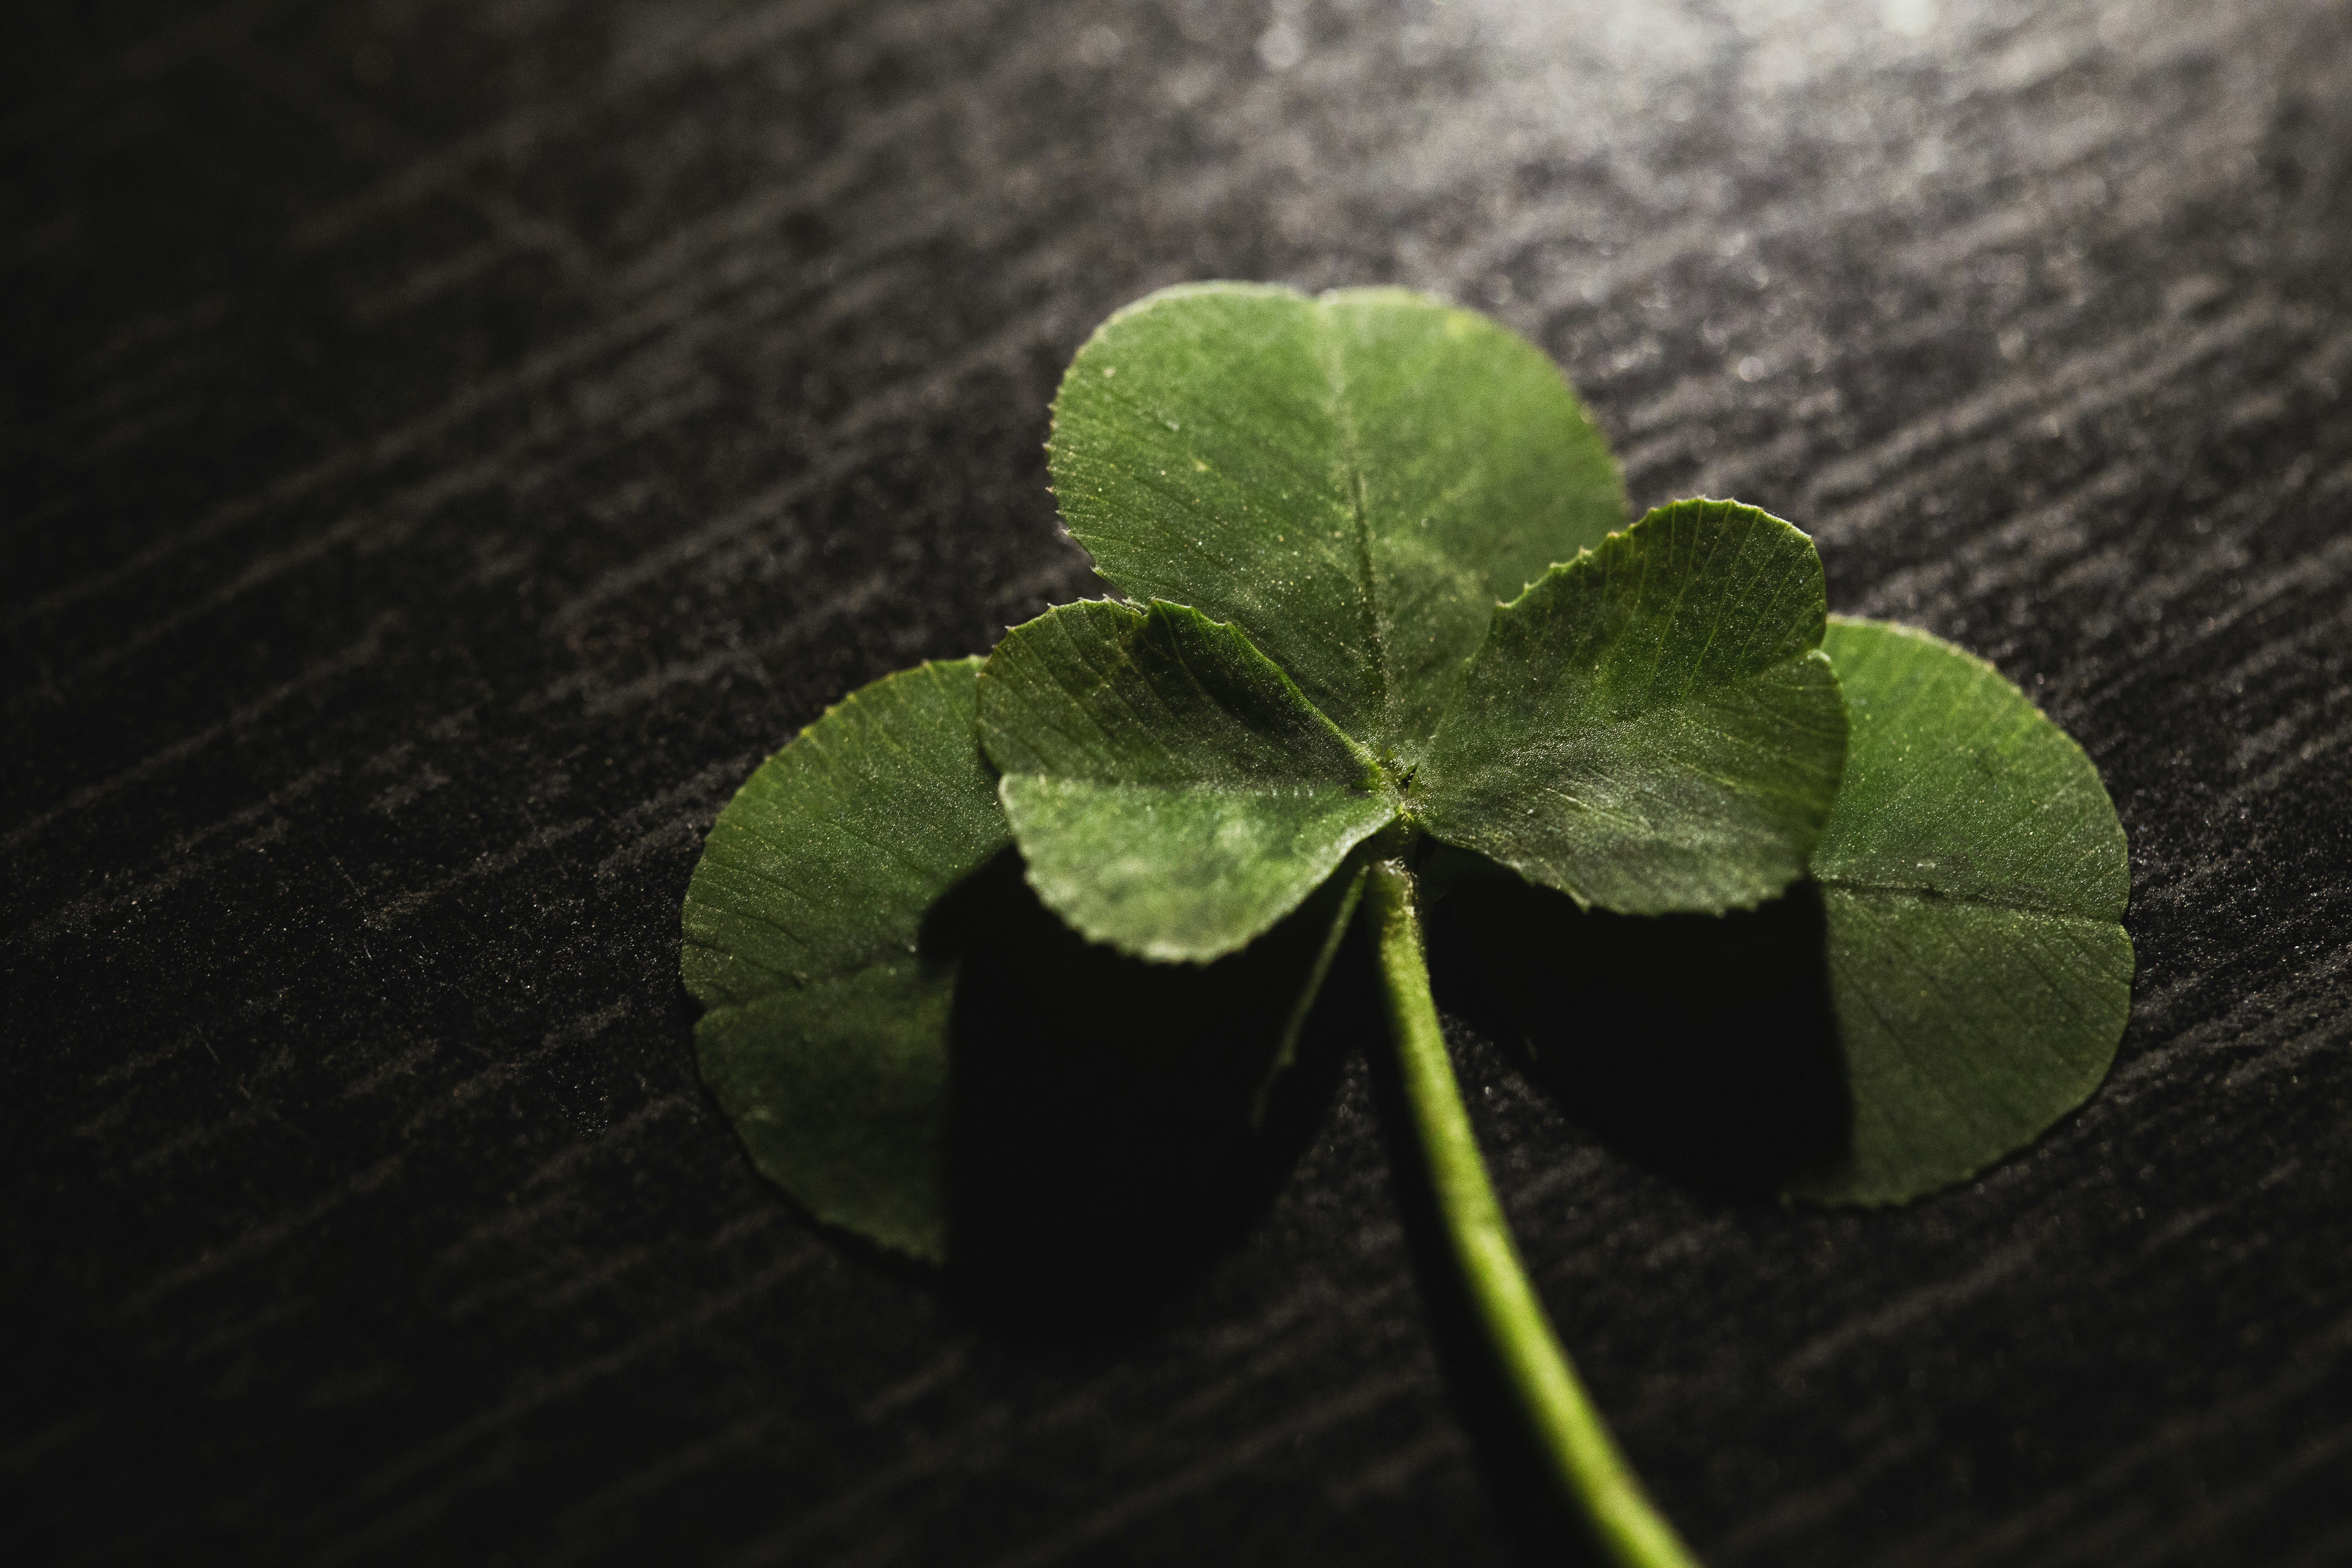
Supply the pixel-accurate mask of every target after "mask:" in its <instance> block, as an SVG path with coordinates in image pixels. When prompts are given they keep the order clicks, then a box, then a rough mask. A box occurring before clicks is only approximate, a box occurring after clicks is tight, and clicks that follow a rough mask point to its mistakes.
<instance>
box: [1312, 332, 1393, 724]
mask: <svg viewBox="0 0 2352 1568" xmlns="http://www.w3.org/2000/svg"><path fill="white" fill-rule="evenodd" d="M1315 315H1316V321H1317V326H1318V331H1316V334H1315V357H1316V360H1317V363H1318V365H1319V366H1320V368H1321V370H1322V372H1323V384H1324V388H1325V391H1326V393H1327V394H1328V396H1329V399H1330V408H1331V425H1332V428H1333V429H1335V430H1336V431H1338V433H1339V462H1340V468H1341V470H1342V472H1343V474H1344V476H1345V479H1346V483H1347V488H1348V495H1347V501H1348V507H1349V512H1350V513H1351V514H1352V516H1353V518H1354V521H1355V526H1356V574H1357V577H1358V578H1359V579H1360V581H1361V582H1362V584H1363V591H1364V625H1365V633H1366V643H1367V646H1368V647H1369V648H1370V656H1371V677H1372V681H1371V684H1372V689H1371V692H1370V702H1369V703H1368V705H1367V707H1366V710H1365V712H1364V714H1363V716H1362V719H1361V722H1362V723H1363V725H1364V727H1365V729H1366V730H1367V731H1378V732H1379V733H1380V734H1381V736H1382V737H1383V738H1388V739H1393V737H1388V736H1386V731H1387V729H1388V711H1389V650H1388V638H1387V637H1386V636H1385V635H1383V633H1382V630H1381V598H1380V579H1379V577H1378V575H1377V574H1375V573H1374V572H1373V570H1372V528H1371V519H1370V517H1369V516H1367V515H1366V512H1365V508H1364V468H1363V461H1362V455H1361V454H1362V447H1361V444H1360V441H1359V440H1358V437H1357V434H1356V420H1355V416H1354V414H1353V413H1352V412H1351V411H1350V410H1349V406H1348V374H1347V371H1346V369H1345V368H1344V366H1343V364H1342V363H1341V353H1340V346H1339V335H1338V333H1337V332H1336V331H1331V330H1330V329H1331V328H1332V327H1333V326H1334V322H1333V318H1332V310H1331V306H1330V303H1329V301H1328V300H1317V301H1315ZM1349 739H1350V740H1353V739H1355V737H1354V736H1349Z"/></svg>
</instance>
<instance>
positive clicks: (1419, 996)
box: [1363, 860, 1698, 1568]
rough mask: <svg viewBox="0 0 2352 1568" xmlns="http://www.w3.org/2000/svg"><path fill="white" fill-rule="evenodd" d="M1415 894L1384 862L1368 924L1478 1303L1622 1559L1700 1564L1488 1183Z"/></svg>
mask: <svg viewBox="0 0 2352 1568" xmlns="http://www.w3.org/2000/svg"><path fill="white" fill-rule="evenodd" d="M1413 898H1414V888H1413V879H1412V872H1411V871H1409V870H1407V869H1406V868H1405V866H1404V863H1403V862H1402V861H1401V860H1389V861H1384V862H1381V863H1380V864H1378V865H1375V866H1374V867H1373V868H1372V869H1371V875H1370V879H1369V880H1368V882H1367V884H1366V886H1365V889H1364V906H1363V908H1364V919H1365V920H1366V921H1368V922H1369V923H1370V928H1371V933H1372V939H1373V942H1374V943H1375V944H1376V945H1377V947H1378V949H1379V952H1380V963H1381V989H1382V990H1383V992H1385V993H1386V995H1387V1001H1388V1013H1389V1028H1390V1031H1391V1034H1393V1035H1394V1037H1395V1043H1396V1052H1397V1063H1398V1066H1399V1067H1400V1068H1402V1072H1403V1077H1404V1094H1405V1100H1406V1103H1407V1104H1408V1105H1409V1106H1410V1107H1411V1108H1412V1121H1413V1129H1414V1131H1416V1132H1417V1133H1419V1135H1420V1138H1421V1146H1422V1151H1423V1154H1424V1155H1425V1156H1426V1157H1427V1159H1428V1162H1429V1174H1430V1180H1431V1183H1432V1184H1433V1185H1434V1187H1435V1188H1436V1194H1437V1208H1438V1212H1439V1214H1440V1215H1443V1216H1444V1221H1445V1230H1446V1234H1447V1236H1448V1237H1450V1238H1451V1239H1452V1241H1453V1243H1454V1258H1455V1259H1456V1261H1458V1262H1459V1263H1460V1265H1461V1268H1462V1277H1463V1280H1464V1282H1465V1284H1466V1285H1467V1286H1468V1288H1469V1291H1470V1300H1471V1303H1472V1305H1473V1307H1474V1309H1475V1310H1476V1312H1477V1314H1478V1319H1479V1321H1480V1322H1481V1323H1482V1324H1483V1325H1484V1326H1485V1328H1486V1337H1487V1339H1488V1341H1489V1342H1491V1343H1492V1344H1493V1345H1494V1348H1495V1352H1496V1355H1497V1356H1498V1357H1499V1358H1500V1359H1501V1361H1502V1363H1503V1368H1504V1371H1505V1373H1507V1375H1508V1377H1509V1379H1510V1383H1511V1386H1512V1388H1513V1389H1514V1390H1515V1391H1516V1392H1517V1394H1518V1397H1519V1403H1520V1405H1521V1406H1522V1407H1523V1408H1524V1409H1525V1410H1526V1412H1527V1415H1528V1422H1529V1424H1530V1425H1531V1426H1533V1427H1534V1429H1535V1434H1536V1437H1537V1440H1538V1442H1539V1443H1541V1444H1542V1446H1543V1448H1544V1451H1545V1452H1546V1453H1547V1454H1548V1455H1549V1456H1550V1458H1551V1460H1552V1464H1553V1466H1554V1468H1556V1469H1557V1471H1558V1472H1559V1478H1560V1479H1561V1481H1562V1482H1563V1483H1564V1484H1565V1485H1566V1487H1567V1488H1568V1490H1569V1492H1570V1495H1571V1496H1573V1497H1575V1498H1576V1499H1577V1500H1579V1501H1580V1502H1581V1503H1582V1504H1583V1506H1584V1510H1585V1512H1586V1514H1587V1515H1588V1516H1589V1517H1590V1518H1591V1521H1592V1526H1593V1530H1594V1532H1595V1533H1596V1534H1597V1535H1598V1536H1599V1538H1600V1540H1601V1545H1602V1546H1603V1547H1604V1548H1605V1549H1606V1550H1607V1552H1609V1554H1610V1556H1611V1558H1612V1560H1613V1561H1615V1562H1616V1563H1620V1564H1622V1568H1698V1560H1697V1559H1696V1558H1695V1557H1693V1556H1692V1555H1691V1553H1690V1549H1689V1548H1688V1547H1686V1546H1685V1545H1684V1544H1683V1543H1682V1541H1681V1538H1680V1537H1678V1536H1676V1535H1675V1531H1674V1527H1673V1526H1672V1525H1670V1524H1668V1523H1667V1522H1666V1521H1665V1520H1664V1518H1662V1517H1661V1516H1660V1515H1659V1513H1658V1510H1656V1509H1655V1508H1654V1507H1652V1506H1651V1503H1650V1500H1649V1499H1648V1498H1647V1497H1645V1496H1643V1492H1642V1484H1641V1482H1640V1481H1639V1480H1637V1479H1634V1476H1633V1470H1632V1469H1631V1468H1629V1467H1628V1466H1627V1465H1626V1463H1625V1456H1624V1455H1623V1454H1622V1453H1620V1452H1619V1451H1618V1448H1617V1444H1616V1441H1615V1440H1614V1439H1613V1438H1612V1437H1611V1436H1609V1428H1608V1427H1607V1426H1605V1425H1603V1424H1602V1422H1601V1413H1600V1412H1599V1411H1597V1410H1595V1409H1594V1408H1593V1406H1592V1401H1591V1397H1590V1396H1589V1395H1587V1394H1585V1392H1584V1386H1583V1384H1580V1383H1578V1382H1577V1380H1576V1373H1575V1370H1574V1369H1573V1368H1572V1367H1570V1365H1569V1362H1568V1356H1567V1353H1566V1352H1563V1351H1562V1350H1561V1349H1560V1348H1559V1339H1558V1337H1557V1336H1555V1335H1554V1334H1553V1333H1552V1329H1551V1321H1550V1320H1549V1319H1548V1318H1547V1317H1545V1316H1544V1310H1543V1303H1542V1301H1540V1300H1538V1299H1537V1297H1536V1292H1535V1287H1534V1286H1533V1285H1531V1284H1529V1283H1528V1273H1527V1268H1526V1267H1525V1266H1524V1265H1523V1264H1521V1263H1520V1261H1519V1251H1518V1248H1517V1247H1515V1246H1513V1245H1512V1242H1511V1232H1510V1227H1509V1226H1508V1225H1507V1224H1506V1223H1505V1221H1504V1219H1503V1209H1502V1205H1500V1204H1498V1203H1496V1201H1495V1189H1494V1188H1493V1187H1492V1186H1491V1185H1489V1184H1488V1183H1487V1181H1486V1163H1485V1162H1484V1161H1483V1160H1481V1159H1480V1158H1479V1157H1478V1142H1477V1139H1476V1137H1475V1135H1474V1134H1473V1133H1472V1132H1471V1131H1470V1116H1469V1112H1468V1111H1466V1110H1464V1109H1463V1105H1462V1090H1461V1087H1460V1085H1458V1084H1457V1083H1456V1082H1455V1081H1454V1064H1453V1061H1452V1059H1451V1058H1449V1057H1448V1056H1447V1055H1446V1051H1445V1037H1444V1035H1443V1034H1442V1033H1440V1032H1439V1029H1438V1025H1437V1005H1436V1004H1435V1003H1434V1002H1433V1001H1432V1000H1431V999H1430V994H1429V966H1428V963H1426V962H1425V961H1424V959H1423V956H1422V940H1421V917H1420V915H1419V913H1418V912H1417V911H1416V910H1415V909H1414V907H1413Z"/></svg>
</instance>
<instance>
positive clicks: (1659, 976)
mask: <svg viewBox="0 0 2352 1568" xmlns="http://www.w3.org/2000/svg"><path fill="white" fill-rule="evenodd" d="M1431 925H1432V932H1431V947H1432V957H1433V966H1434V967H1435V968H1436V969H1437V973H1438V979H1439V984H1440V986H1441V988H1442V993H1443V994H1442V996H1441V999H1442V1000H1443V1001H1444V1004H1445V1005H1446V1006H1447V1007H1448V1008H1449V1010H1451V1011H1454V1012H1456V1013H1458V1014H1460V1015H1462V1016H1465V1018H1467V1019H1469V1020H1470V1021H1471V1022H1472V1023H1474V1024H1475V1025H1476V1026H1479V1027H1480V1028H1481V1029H1482V1030H1483V1031H1484V1032H1486V1033H1487V1034H1488V1035H1489V1036H1491V1037H1494V1038H1496V1039H1501V1040H1518V1041H1521V1042H1523V1043H1524V1044H1525V1045H1526V1047H1527V1048H1528V1051H1529V1053H1530V1054H1531V1055H1532V1057H1533V1058H1534V1061H1535V1064H1536V1067H1537V1069H1538V1076H1539V1078H1540V1079H1542V1080H1544V1081H1545V1082H1546V1083H1547V1084H1548V1085H1549V1087H1550V1088H1551V1089H1553V1091H1554V1092H1555V1093H1556V1094H1557V1095H1558V1096H1559V1099H1560V1100H1561V1102H1562V1104H1563V1107H1564V1109H1565V1110H1567V1112H1568V1113H1569V1114H1570V1115H1571V1116H1573V1117H1574V1118H1576V1119H1577V1120H1578V1121H1581V1122H1583V1123H1584V1124H1585V1125H1586V1126H1588V1127H1590V1128H1591V1129H1592V1130H1593V1131H1595V1132H1596V1133H1598V1134H1599V1135H1600V1136H1601V1139H1602V1141H1603V1142H1607V1143H1608V1144H1610V1145H1611V1146H1612V1147H1613V1148H1615V1149H1616V1150H1618V1151H1619V1152H1622V1153H1623V1154H1625V1155H1626V1156H1627V1157H1629V1158H1631V1159H1633V1160H1635V1161H1637V1162H1639V1163H1643V1164H1645V1165H1648V1166H1650V1167H1652V1168H1653V1169H1656V1170H1659V1171H1662V1172H1664V1173H1667V1174H1670V1175H1673V1176H1675V1177H1677V1178H1679V1179H1681V1180H1683V1181H1685V1182H1688V1183H1690V1184H1692V1185H1694V1186H1696V1187H1697V1188H1698V1189H1700V1190H1701V1191H1703V1192H1705V1193H1707V1194H1710V1195H1712V1196H1716V1197H1718V1198H1727V1199H1752V1198H1758V1197H1767V1196H1770V1195H1772V1194H1776V1193H1778V1192H1779V1191H1780V1188H1781V1187H1782V1186H1783V1185H1784V1184H1786V1183H1787V1182H1788V1181H1789V1180H1790V1178H1791V1177H1793V1176H1795V1175H1797V1174H1798V1173H1801V1172H1803V1171H1806V1170H1809V1169H1812V1168H1815V1167H1817V1166H1820V1165H1822V1164H1825V1163H1829V1162H1831V1161H1832V1160H1834V1159H1835V1158H1836V1156H1837V1155H1838V1154H1839V1153H1840V1152H1842V1151H1843V1149H1844V1148H1845V1147H1846V1146H1847V1144H1848V1143H1849V1142H1850V1141H1851V1139H1852V1136H1853V1101H1852V1098H1851V1096H1850V1095H1849V1093H1848V1091H1847V1088H1846V1082H1845V1072H1844V1065H1843V1056H1842V1054H1841V1052H1840V1048H1839V1046H1838V1043H1837V1033H1836V1028H1835V1024H1834V1021H1833V1018H1832V1013H1831V1005H1830V991H1829V975H1828V969H1827V962H1826V950H1825V944H1824V931H1823V916H1822V901H1821V897H1820V894H1819V892H1818V891H1817V890H1816V889H1814V888H1813V887H1812V885H1811V883H1801V884H1799V885H1798V886H1797V887H1796V888H1794V889H1791V890H1790V892H1789V893H1788V894H1787V895H1785V896H1783V897H1781V898H1780V899H1776V900H1773V901H1771V902H1770V903H1768V904H1765V905H1763V906H1762V907H1761V908H1759V909H1755V910H1737V911H1734V912H1732V913H1730V914H1727V915H1720V916H1717V915H1663V916H1646V917H1645V916H1633V915H1615V914H1608V913H1604V912H1602V911H1599V910H1579V909H1578V908H1577V907H1576V905H1575V904H1574V902H1572V901H1571V900H1569V899H1568V898H1566V897H1565V896H1563V895H1561V894H1559V893H1556V892H1552V891H1550V890H1549V889H1542V888H1537V887H1533V886H1530V885H1528V883H1525V882H1521V881H1519V880H1517V879H1516V878H1513V879H1500V878H1496V879H1481V880H1477V881H1474V882H1469V883H1465V885H1463V886H1462V887H1460V888H1458V889H1456V890H1455V891H1454V893H1453V894H1452V895H1451V896H1450V897H1448V898H1447V899H1446V900H1444V902H1443V903H1441V904H1440V905H1439V906H1438V908H1437V910H1436V911H1435V913H1434V917H1433V920H1432V922H1431ZM1449 979H1451V980H1452V981H1453V982H1454V983H1453V984H1447V983H1446V982H1447V981H1448V980H1449ZM1465 982H1466V984H1465Z"/></svg>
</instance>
